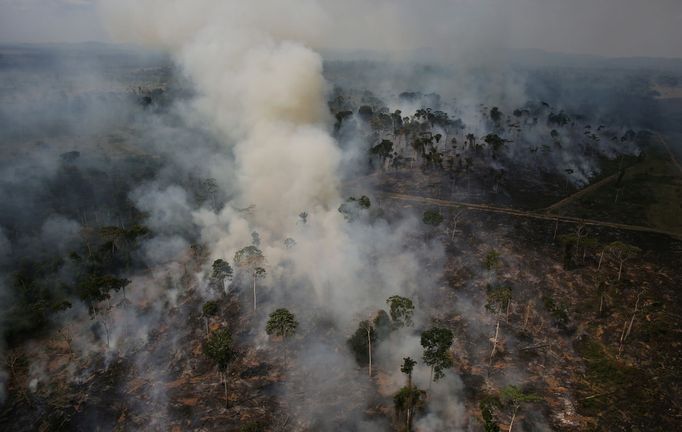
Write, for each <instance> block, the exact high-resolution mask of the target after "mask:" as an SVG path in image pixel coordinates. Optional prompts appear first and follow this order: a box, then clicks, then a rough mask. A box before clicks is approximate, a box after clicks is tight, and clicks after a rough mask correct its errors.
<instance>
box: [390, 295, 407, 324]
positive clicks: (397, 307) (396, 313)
mask: <svg viewBox="0 0 682 432" xmlns="http://www.w3.org/2000/svg"><path fill="white" fill-rule="evenodd" d="M386 303H388V306H389V313H390V315H391V319H392V320H393V323H394V325H396V326H397V327H412V325H413V322H412V315H413V314H414V304H413V303H412V300H410V299H409V298H407V297H401V296H398V295H394V296H391V297H389V298H388V299H387V300H386Z"/></svg>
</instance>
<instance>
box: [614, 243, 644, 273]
mask: <svg viewBox="0 0 682 432" xmlns="http://www.w3.org/2000/svg"><path fill="white" fill-rule="evenodd" d="M640 252H642V250H641V249H640V248H638V247H637V246H633V245H629V244H627V243H623V242H620V241H615V242H613V243H611V244H609V245H608V247H607V248H606V254H607V255H608V256H609V257H611V258H612V259H613V260H615V261H616V262H617V263H618V280H620V277H621V275H622V273H623V265H624V264H625V262H626V261H628V260H630V259H632V258H635V257H636V256H637V255H639V254H640Z"/></svg>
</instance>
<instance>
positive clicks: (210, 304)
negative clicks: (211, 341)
mask: <svg viewBox="0 0 682 432" xmlns="http://www.w3.org/2000/svg"><path fill="white" fill-rule="evenodd" d="M201 313H202V315H203V316H204V322H205V323H206V337H208V334H209V331H208V328H209V321H210V320H211V317H213V316H216V315H217V314H218V303H217V302H215V301H213V300H211V301H207V302H206V303H204V306H203V307H202V308H201Z"/></svg>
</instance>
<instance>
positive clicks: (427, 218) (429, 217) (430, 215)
mask: <svg viewBox="0 0 682 432" xmlns="http://www.w3.org/2000/svg"><path fill="white" fill-rule="evenodd" d="M422 222H424V223H425V224H426V225H431V226H433V227H437V226H438V225H440V224H441V222H443V215H441V214H440V212H439V211H437V210H426V211H425V212H424V216H423V217H422Z"/></svg>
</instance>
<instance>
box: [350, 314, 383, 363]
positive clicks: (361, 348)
mask: <svg viewBox="0 0 682 432" xmlns="http://www.w3.org/2000/svg"><path fill="white" fill-rule="evenodd" d="M376 340H377V332H376V330H375V329H374V326H373V325H372V322H371V321H370V320H365V321H361V322H360V324H359V325H358V329H357V330H356V331H355V333H353V335H352V336H351V337H350V338H349V339H348V345H349V347H350V348H351V350H352V351H353V354H355V360H356V361H357V362H358V363H360V364H367V365H368V373H369V376H372V343H373V342H375V341H376Z"/></svg>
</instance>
